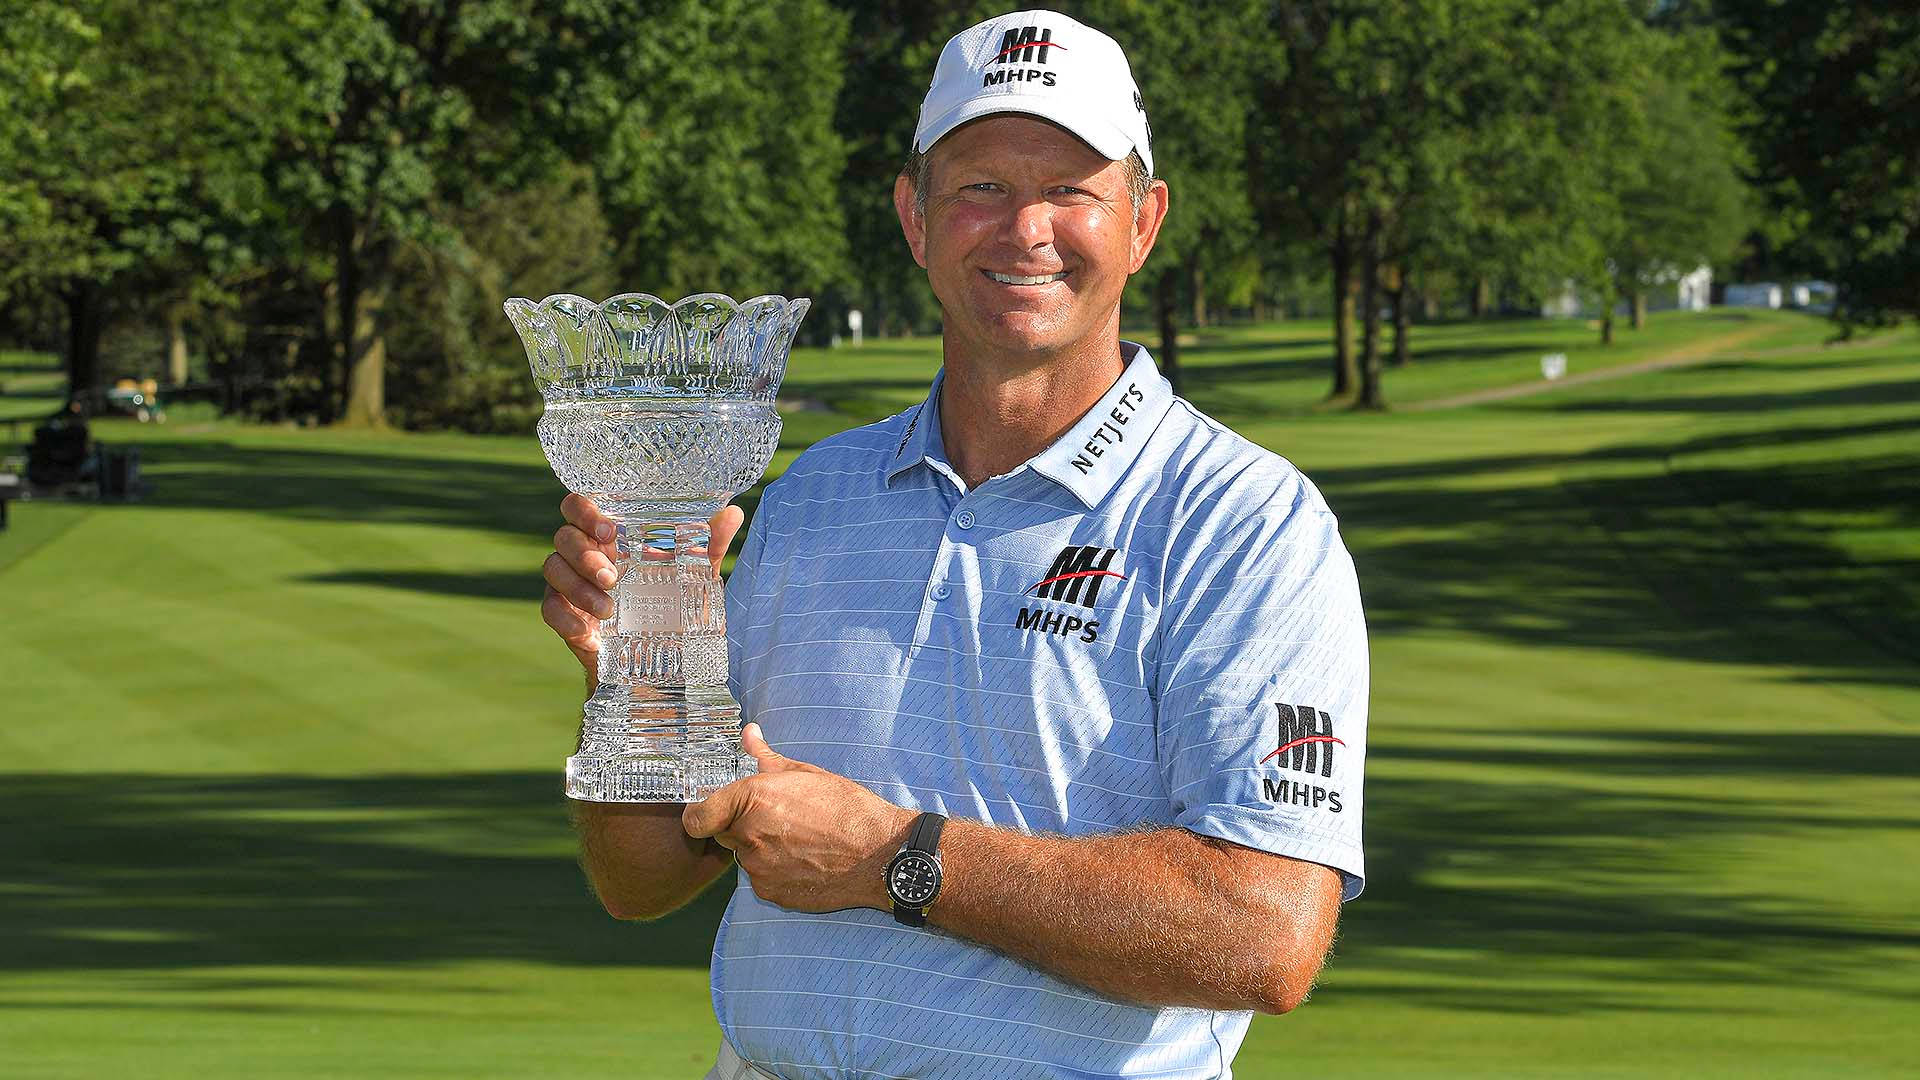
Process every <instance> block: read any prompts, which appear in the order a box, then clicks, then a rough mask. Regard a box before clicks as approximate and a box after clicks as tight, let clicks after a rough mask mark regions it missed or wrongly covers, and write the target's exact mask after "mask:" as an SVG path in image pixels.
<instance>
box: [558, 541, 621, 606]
mask: <svg viewBox="0 0 1920 1080" xmlns="http://www.w3.org/2000/svg"><path fill="white" fill-rule="evenodd" d="M553 550H554V553H555V554H557V555H559V556H560V557H561V558H562V559H564V560H566V563H567V566H568V567H569V568H571V569H572V570H573V572H574V573H575V574H577V575H579V577H580V578H581V580H583V581H591V582H593V583H594V584H595V585H598V586H599V587H601V588H602V589H611V588H613V584H614V582H615V581H617V580H619V571H617V570H615V569H614V565H613V560H612V559H611V558H609V557H608V555H607V550H606V547H605V546H604V545H601V544H597V543H595V542H594V541H593V540H592V539H591V538H589V537H588V536H587V534H586V533H584V532H581V531H580V529H579V527H578V526H575V525H562V526H560V529H559V531H557V532H555V533H554V534H553ZM563 591H564V590H563Z"/></svg>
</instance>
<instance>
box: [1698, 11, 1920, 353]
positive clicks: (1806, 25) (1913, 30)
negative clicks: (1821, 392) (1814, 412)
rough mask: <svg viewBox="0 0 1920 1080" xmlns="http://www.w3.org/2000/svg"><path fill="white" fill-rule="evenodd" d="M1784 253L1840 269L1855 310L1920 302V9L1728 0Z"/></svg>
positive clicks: (1806, 263) (1852, 314) (1724, 30)
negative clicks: (1780, 224)
mask: <svg viewBox="0 0 1920 1080" xmlns="http://www.w3.org/2000/svg"><path fill="white" fill-rule="evenodd" d="M1713 6H1714V12H1715V16H1716V18H1717V19H1718V23H1719V28H1720V31H1721V34H1722V37H1723V40H1724V41H1725V43H1726V44H1727V46H1728V48H1729V50H1730V51H1731V52H1733V53H1734V54H1735V55H1736V56H1737V57H1738V58H1739V60H1738V63H1737V73H1738V80H1739V84H1740V86H1741V87H1742V89H1743V90H1744V91H1745V93H1746V94H1747V95H1748V97H1749V98H1750V101H1751V110H1750V112H1749V113H1748V116H1747V122H1746V125H1745V127H1746V132H1747V134H1748V136H1749V138H1750V139H1751V140H1752V143H1751V145H1752V147H1753V152H1754V159H1755V180H1756V182H1757V183H1758V184H1759V185H1760V187H1761V188H1762V190H1763V191H1764V192H1765V194H1766V198H1767V201H1768V203H1769V206H1770V209H1771V211H1772V214H1773V216H1774V218H1775V220H1776V221H1778V222H1781V223H1783V224H1782V227H1779V228H1776V229H1775V230H1772V231H1773V232H1774V240H1775V242H1776V243H1778V244H1779V246H1780V247H1781V249H1782V252H1781V256H1780V259H1781V262H1782V264H1783V265H1784V266H1786V267H1789V268H1795V269H1798V270H1801V271H1803V272H1808V273H1818V274H1823V275H1830V276H1831V277H1832V279H1833V280H1834V282H1835V283H1836V285H1837V286H1838V288H1839V297H1838V302H1837V304H1836V308H1835V315H1836V316H1837V317H1838V318H1840V319H1842V320H1843V321H1844V322H1846V323H1849V324H1850V323H1852V322H1856V321H1865V322H1874V321H1881V320H1886V319H1890V318H1892V317H1895V316H1897V315H1899V314H1909V315H1911V314H1915V313H1920V12H1916V11H1915V10H1914V8H1913V7H1912V6H1911V5H1887V4H1878V3H1869V2H1866V0H1844V2H1839V3H1827V4H1780V3H1771V2H1765V0H1721V2H1719V3H1716V4H1714V5H1713Z"/></svg>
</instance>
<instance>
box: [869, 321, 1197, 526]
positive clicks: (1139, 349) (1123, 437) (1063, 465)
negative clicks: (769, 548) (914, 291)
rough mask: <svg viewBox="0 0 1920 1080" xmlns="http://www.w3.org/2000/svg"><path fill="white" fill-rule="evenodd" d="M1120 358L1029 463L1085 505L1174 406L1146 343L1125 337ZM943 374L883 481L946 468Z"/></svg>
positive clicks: (1094, 499)
mask: <svg viewBox="0 0 1920 1080" xmlns="http://www.w3.org/2000/svg"><path fill="white" fill-rule="evenodd" d="M1120 355H1121V356H1122V357H1124V358H1126V360H1127V366H1126V369H1125V370H1124V371H1122V372H1121V373H1120V378H1119V379H1118V380H1117V381H1116V382H1114V384H1113V385H1112V386H1111V387H1108V388H1107V392H1106V393H1105V394H1102V395H1101V397H1100V400H1099V401H1098V402H1096V403H1095V404H1094V406H1093V408H1091V409H1089V410H1087V413H1086V415H1085V416H1082V417H1081V418H1080V419H1079V421H1078V422H1076V423H1075V424H1074V425H1073V427H1071V428H1069V429H1067V432H1066V434H1064V435H1062V436H1060V438H1059V439H1057V440H1055V441H1054V443H1053V444H1052V445H1051V446H1048V447H1047V448H1046V449H1045V450H1042V451H1040V453H1039V454H1038V455H1036V456H1035V457H1034V458H1033V459H1032V460H1031V461H1029V462H1028V463H1027V464H1028V466H1030V467H1031V468H1032V469H1033V471H1034V472H1036V473H1039V474H1040V475H1041V476H1044V477H1046V478H1047V479H1049V480H1052V481H1053V482H1054V483H1056V484H1059V485H1060V486H1061V487H1064V488H1066V489H1067V490H1068V491H1070V492H1072V493H1073V494H1074V496H1075V497H1077V498H1078V499H1079V500H1080V501H1081V503H1083V504H1084V505H1085V506H1086V507H1087V508H1088V509H1092V508H1093V507H1094V506H1096V505H1098V504H1099V502H1100V500H1101V499H1102V498H1103V497H1105V495H1106V493H1107V491H1108V489H1110V488H1111V487H1113V483H1114V481H1115V480H1118V479H1119V478H1120V476H1121V475H1122V474H1123V473H1125V472H1126V471H1127V466H1129V465H1131V464H1132V463H1133V460H1134V458H1136V457H1138V456H1139V454H1140V448H1141V446H1143V445H1144V444H1145V443H1146V441H1147V436H1148V435H1149V434H1151V433H1152V431H1153V429H1154V428H1155V427H1157V426H1159V424H1160V419H1161V418H1162V417H1164V416H1166V414H1167V410H1168V409H1169V408H1172V407H1173V387H1172V385H1171V384H1169V383H1168V382H1167V380H1166V378H1165V377H1163V376H1162V375H1161V374H1160V369H1159V368H1158V367H1156V366H1155V365H1154V362H1153V356H1152V355H1151V354H1150V353H1148V352H1147V349H1146V346H1144V345H1140V344H1139V343H1137V342H1132V341H1122V342H1121V343H1120ZM945 379H946V369H945V368H942V369H941V370H940V372H939V374H937V375H935V376H934V377H933V386H932V388H931V389H929V390H928V391H927V399H926V400H925V401H924V402H922V403H921V404H920V405H918V406H917V407H916V408H915V409H914V411H913V412H912V413H911V414H909V415H908V417H907V429H906V431H904V432H902V433H901V435H900V444H899V445H898V446H897V447H895V449H894V453H893V460H892V462H891V464H889V465H888V467H887V479H888V480H892V479H893V478H894V477H895V476H898V475H899V474H900V473H902V472H905V471H906V470H907V469H910V468H912V467H913V466H915V465H918V464H920V463H921V462H923V461H924V462H926V463H927V464H928V465H931V466H933V467H935V468H936V469H938V470H940V471H942V472H945V471H948V470H949V468H950V467H949V466H948V465H947V457H946V452H947V451H946V444H945V442H944V441H943V440H942V438H941V434H940V384H941V383H942V382H943V381H944V380H945Z"/></svg>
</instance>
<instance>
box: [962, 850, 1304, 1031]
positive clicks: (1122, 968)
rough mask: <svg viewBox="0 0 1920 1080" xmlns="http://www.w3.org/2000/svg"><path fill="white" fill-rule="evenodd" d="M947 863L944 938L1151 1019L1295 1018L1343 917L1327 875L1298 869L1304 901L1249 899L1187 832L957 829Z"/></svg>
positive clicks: (1270, 892) (1292, 892)
mask: <svg viewBox="0 0 1920 1080" xmlns="http://www.w3.org/2000/svg"><path fill="white" fill-rule="evenodd" d="M1230 846H1231V845H1225V847H1230ZM1256 857H1260V858H1274V857H1275V856H1264V855H1260V856H1256ZM940 858H941V863H942V866H943V874H942V877H943V879H944V882H945V883H944V884H943V885H942V889H941V893H940V899H939V900H938V902H936V903H935V904H934V906H933V911H932V913H931V916H930V919H931V921H932V922H933V923H934V925H936V926H939V927H940V928H942V929H944V930H947V931H949V932H952V933H955V934H958V935H960V936H962V937H966V938H969V939H972V940H974V941H977V942H979V943H981V944H983V945H987V946H990V947H993V948H996V949H999V950H1001V951H1002V952H1006V953H1008V954H1010V955H1012V956H1015V957H1017V958H1019V959H1021V960H1024V961H1026V962H1027V963H1029V964H1032V965H1034V966H1035V967H1038V968H1040V969H1042V970H1044V971H1047V972H1049V973H1050V974H1053V975H1055V976H1057V977H1059V978H1062V979H1066V980H1069V981H1072V982H1076V983H1079V984H1081V985H1083V986H1087V987H1090V988H1092V989H1094V990H1097V991H1100V992H1101V993H1104V994H1107V995H1109V996H1112V997H1116V998H1120V999H1124V1000H1127V1001H1133V1002H1138V1003H1141V1004H1148V1005H1163V1006H1166V1005H1176V1006H1189V1007H1198V1008H1213V1009H1255V1010H1259V1011H1262V1012H1285V1011H1287V1010H1288V1009H1291V1008H1293V1007H1294V1006H1295V1005H1297V1004H1298V1003H1299V1002H1300V1000H1301V999H1302V998H1304V997H1305V995H1306V992H1307V990H1308V989H1309V988H1310V987H1311V985H1312V982H1313V978H1314V976H1315V975H1316V974H1317V973H1318V971H1319V968H1320V962H1321V959H1322V957H1324V955H1325V953H1326V950H1327V946H1328V944H1329V942H1330V940H1331V936H1332V927H1333V919H1334V918H1335V916H1336V915H1337V908H1338V890H1337V887H1336V888H1334V889H1332V890H1331V899H1328V890H1327V889H1326V887H1325V886H1326V881H1325V880H1324V877H1323V875H1331V874H1332V871H1330V870H1327V869H1326V868H1325V867H1321V866H1316V865H1314V864H1311V863H1298V864H1295V865H1296V867H1297V869H1294V870H1293V871H1292V872H1293V873H1294V874H1297V876H1298V879H1299V880H1298V887H1287V888H1281V889H1274V888H1270V887H1262V888H1258V889H1256V888H1250V887H1247V886H1245V885H1243V884H1242V882H1241V881H1240V875H1239V874H1238V873H1237V872H1236V870H1235V868H1234V865H1233V859H1232V858H1231V856H1230V853H1229V852H1228V851H1226V850H1224V848H1223V845H1222V842H1219V841H1211V840H1207V839H1202V838H1201V837H1198V836H1196V835H1194V834H1193V833H1190V832H1188V831H1186V830H1184V829H1176V828H1166V829H1160V830H1156V831H1153V832H1132V833H1120V834H1113V835H1107V836H1098V837H1086V838H1064V837H1055V836H1030V835H1025V834H1021V833H1017V832H1012V831H1009V830H1006V829H998V828H993V827H991V826H986V825H982V824H980V823H978V822H973V821H968V820H965V819H955V820H952V821H950V822H948V824H947V826H946V830H945V832H944V834H943V835H942V837H941V841H940Z"/></svg>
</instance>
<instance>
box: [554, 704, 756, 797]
mask: <svg viewBox="0 0 1920 1080" xmlns="http://www.w3.org/2000/svg"><path fill="white" fill-rule="evenodd" d="M580 734H581V738H580V747H579V749H578V750H577V751H576V752H575V753H574V755H573V756H572V757H570V758H568V759H567V798H569V799H574V800H576V801H579V802H599V803H654V802H664V803H683V802H699V801H700V800H702V799H704V798H706V797H707V796H709V795H711V794H713V793H714V792H715V791H718V790H720V789H721V788H723V787H725V786H727V785H728V784H731V783H733V782H734V781H735V780H738V779H740V778H741V777H745V776H752V775H753V774H755V773H757V772H759V771H760V763H759V762H757V761H755V760H754V759H753V755H751V754H749V753H747V752H746V751H745V750H743V749H741V746H740V706H739V705H738V704H736V703H735V702H734V700H733V697H732V696H731V695H729V694H728V693H727V691H726V688H725V687H632V686H620V685H617V684H612V683H604V682H603V683H601V684H600V687H599V688H598V689H597V690H595V691H594V694H593V696H592V697H591V698H588V699H587V708H586V715H585V716H584V717H583V718H582V722H581V725H580Z"/></svg>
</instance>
